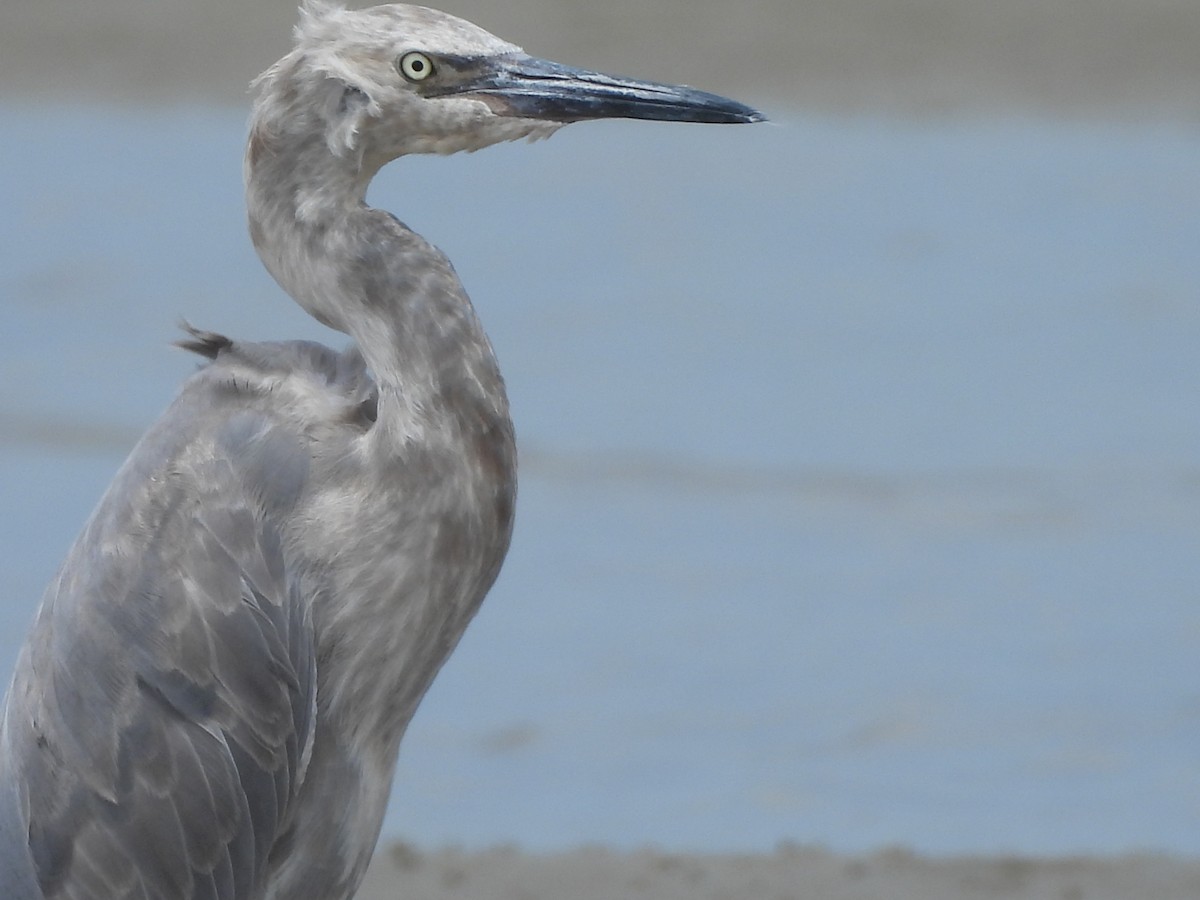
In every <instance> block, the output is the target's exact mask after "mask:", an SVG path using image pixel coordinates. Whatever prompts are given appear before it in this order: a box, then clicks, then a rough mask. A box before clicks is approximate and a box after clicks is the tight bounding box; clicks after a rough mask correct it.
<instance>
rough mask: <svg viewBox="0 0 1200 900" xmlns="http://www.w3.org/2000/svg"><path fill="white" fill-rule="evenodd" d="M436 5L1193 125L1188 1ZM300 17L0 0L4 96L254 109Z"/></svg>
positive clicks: (545, 38)
mask: <svg viewBox="0 0 1200 900" xmlns="http://www.w3.org/2000/svg"><path fill="white" fill-rule="evenodd" d="M441 5H443V6H444V7H445V8H447V9H449V10H451V11H453V12H456V13H459V14H461V15H464V16H466V17H467V18H471V19H473V20H475V21H477V22H479V23H480V24H483V25H485V26H487V27H490V28H492V29H493V30H495V31H497V32H498V33H500V34H502V35H503V36H505V37H509V38H512V39H515V40H517V41H519V42H520V43H522V44H523V45H524V46H525V47H526V48H528V49H529V50H531V52H535V53H538V54H540V55H545V56H549V57H554V58H560V59H562V60H564V61H569V62H573V63H578V64H581V65H591V66H595V67H598V68H603V69H608V70H612V71H623V72H627V73H629V74H638V75H644V76H646V77H656V78H662V79H669V80H686V81H689V82H692V83H696V84H700V85H702V86H706V87H710V88H712V89H715V90H721V91H723V92H727V93H730V94H734V95H737V96H739V97H742V98H743V99H746V100H749V101H751V102H755V103H760V104H762V105H764V106H768V108H769V107H770V105H771V104H786V106H787V107H790V108H791V109H794V110H798V111H804V110H820V111H839V112H850V113H858V112H882V113H885V114H899V115H907V114H920V115H928V114H939V115H946V114H950V115H955V114H978V113H1002V114H1003V113H1010V112H1011V113H1018V114H1027V113H1032V114H1039V115H1040V114H1052V115H1068V116H1076V115H1078V116H1084V117H1093V116H1100V117H1120V118H1128V117H1133V118H1142V117H1145V118H1169V119H1176V120H1183V121H1195V120H1197V119H1200V53H1197V52H1196V48H1197V47H1198V46H1200V3H1197V2H1196V0H1050V2H1045V0H1006V2H1002V3H1001V2H994V0H970V2H963V0H906V2H895V0H820V2H798V0H761V2H754V3H749V4H728V3H715V2H706V3H692V2H685V0H667V2H656V3H653V4H645V3H641V2H634V0H611V2H608V3H604V4H596V3H583V2H579V3H546V2H544V0H511V2H509V3H506V4H504V5H503V6H502V7H498V6H496V5H495V4H492V3H487V2H485V0H455V2H446V3H443V4H441ZM685 11H686V14H683V13H685ZM293 18H294V3H293V0H257V2H245V0H206V2H196V0H159V2H155V3H147V2H145V0H106V2H104V3H95V2H93V0H5V3H4V9H3V11H2V12H0V96H4V97H6V98H8V99H14V100H20V101H24V102H31V103H41V102H46V101H54V102H57V101H64V100H65V101H70V102H88V101H94V100H103V101H107V102H117V103H121V104H132V105H140V104H144V103H148V102H149V103H176V102H188V101H201V102H215V103H228V104H239V103H244V96H245V85H246V83H247V82H248V81H249V79H250V78H252V77H253V76H254V75H255V74H256V73H257V72H258V71H259V70H261V69H262V68H264V67H265V66H266V65H267V64H268V63H269V62H271V61H272V60H274V59H275V58H277V57H278V56H279V55H280V54H281V53H283V52H284V51H285V50H286V48H287V45H288V30H289V28H290V25H291V23H292V20H293ZM664 34H669V35H670V39H669V40H664V39H663V38H662V35H664ZM80 149H81V150H84V149H86V148H83V147H81V148H80ZM359 896H360V897H362V898H366V900H385V898H400V897H403V898H406V900H432V898H441V897H447V898H448V897H454V898H459V900H469V898H475V897H480V898H483V897H486V898H490V900H502V898H510V897H511V898H517V897H521V898H530V900H534V898H542V897H546V898H549V897H556V898H576V900H599V898H610V897H611V898H618V897H620V898H626V897H631V896H646V897H655V898H660V900H668V898H675V897H678V898H685V897H686V898H704V897H748V898H749V897H755V898H758V897H761V898H805V897H812V898H823V900H836V898H850V897H853V898H859V900H867V898H914V900H917V898H920V900H939V898H951V897H953V898H989V897H1010V898H1011V897H1022V898H1055V900H1085V898H1086V900H1103V898H1113V900H1116V898H1133V897H1153V898H1157V900H1171V898H1194V897H1198V896H1200V861H1198V860H1180V859H1173V858H1168V857H1161V856H1152V855H1136V856H1126V857H1116V858H1093V859H1088V858H1082V857H1081V858H1063V859H1030V858H1017V857H1003V856H1000V857H993V858H955V859H944V860H936V859H928V858H924V857H919V856H915V855H912V854H910V853H908V852H906V851H903V850H891V851H880V852H878V853H875V854H871V855H866V856H842V855H836V854H832V853H828V852H825V851H822V850H817V849H805V848H797V847H784V848H781V849H779V850H777V851H775V852H773V853H765V854H763V855H758V856H745V855H674V854H667V853H659V852H654V851H638V852H630V853H619V852H614V851H610V850H605V849H598V848H585V849H579V850H576V851H573V852H567V853H560V854H553V855H541V854H530V853H523V852H520V851H519V850H516V849H498V850H490V851H480V852H465V851H458V850H441V851H436V852H427V851H423V850H417V849H414V848H411V847H408V846H405V845H398V846H393V847H391V848H381V850H380V852H379V854H378V856H377V859H376V862H375V865H374V866H373V868H372V870H371V872H370V873H369V876H368V880H367V883H366V884H365V886H364V888H363V890H362V892H361V893H360V895H359Z"/></svg>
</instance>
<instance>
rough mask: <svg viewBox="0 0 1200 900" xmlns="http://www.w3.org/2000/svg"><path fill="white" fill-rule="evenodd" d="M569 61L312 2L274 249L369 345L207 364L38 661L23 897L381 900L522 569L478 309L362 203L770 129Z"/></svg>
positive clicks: (25, 776) (50, 612) (276, 203)
mask: <svg viewBox="0 0 1200 900" xmlns="http://www.w3.org/2000/svg"><path fill="white" fill-rule="evenodd" d="M414 54H415V55H414ZM535 64H537V66H542V68H540V69H539V68H537V67H536V66H535ZM550 66H551V64H543V63H541V62H540V61H537V60H532V59H531V58H530V57H526V56H525V55H524V54H522V53H521V52H520V51H519V49H518V48H516V47H513V46H512V45H511V44H507V43H505V42H503V41H500V40H499V39H497V38H494V37H492V36H491V35H489V34H487V33H486V32H483V31H482V30H481V29H478V28H476V27H475V26H472V25H470V24H469V23H465V22H462V21H461V20H458V19H454V18H452V17H449V16H445V15H443V14H441V13H436V12H433V11H431V10H425V9H421V8H418V7H405V6H388V7H377V8H375V9H370V10H362V11H356V12H351V11H347V10H342V9H339V8H336V7H329V6H318V5H310V6H309V7H308V8H307V11H306V14H305V18H304V20H303V22H302V25H301V27H300V28H299V29H298V33H297V48H296V50H295V51H293V52H292V53H291V54H289V55H288V56H287V57H285V58H284V59H283V60H281V61H280V62H279V63H278V64H276V66H275V67H273V68H272V69H271V70H269V71H268V72H267V73H265V74H264V76H263V77H262V78H261V79H260V81H259V86H258V90H259V95H258V100H257V103H256V106H255V112H254V115H253V117H252V120H251V128H250V140H249V146H248V150H247V157H246V186H247V204H248V209H249V218H250V233H251V237H252V239H253V241H254V244H255V247H256V248H257V250H258V252H259V255H260V256H261V257H262V259H263V262H264V263H265V264H266V266H267V268H268V269H269V270H270V271H271V273H272V274H273V275H274V276H275V278H276V280H278V281H279V283H280V284H281V285H282V286H283V287H284V288H285V289H286V290H287V291H288V292H289V293H290V294H291V295H292V297H293V298H294V299H295V300H296V301H297V302H299V303H300V304H301V305H302V306H304V308H305V309H307V310H309V312H311V313H312V314H313V315H314V316H316V317H317V318H318V319H319V320H321V321H322V322H324V323H326V324H328V325H330V326H332V327H334V328H336V329H338V330H341V331H344V332H346V333H348V334H350V335H351V337H352V338H353V339H354V345H353V346H352V347H351V349H349V350H347V351H345V352H342V353H337V352H334V351H331V350H329V349H326V348H324V347H322V346H320V345H317V344H310V343H302V342H291V343H275V344H252V343H242V342H236V341H230V340H228V339H227V338H224V337H221V336H219V335H215V334H209V333H204V332H199V331H194V330H193V331H191V333H190V336H189V338H188V339H186V340H185V341H184V342H183V345H184V346H186V347H188V348H189V349H192V350H194V351H196V352H198V353H200V354H202V355H203V356H205V357H207V358H209V359H210V360H211V361H210V362H209V363H208V364H207V365H205V366H204V367H203V368H202V369H201V370H200V371H199V372H198V373H197V374H196V375H194V376H193V377H192V378H191V379H189V381H188V382H187V383H186V384H185V385H184V387H183V389H182V391H181V393H180V395H179V397H178V398H177V399H176V401H175V403H174V404H173V405H172V406H171V408H170V409H169V410H168V411H167V413H166V414H165V415H164V416H163V417H162V418H161V419H160V420H159V422H158V423H157V424H156V425H155V426H154V427H153V428H152V429H151V430H150V431H149V432H148V433H147V435H146V436H145V437H144V438H143V439H142V441H141V442H140V443H139V444H138V446H137V447H136V448H135V450H134V451H133V453H132V455H131V456H130V458H129V460H128V461H127V462H126V463H125V465H124V466H123V468H122V469H121V471H120V472H119V473H118V475H117V477H116V479H115V480H114V481H113V483H112V485H111V487H110V488H109V490H108V492H107V493H106V494H105V496H104V498H103V499H102V500H101V502H100V505H99V506H98V508H97V509H96V511H95V513H94V514H93V516H92V517H91V519H90V520H89V522H88V524H87V525H86V526H85V528H84V531H83V533H82V535H81V536H80V538H79V539H78V541H77V542H76V544H75V545H74V547H73V548H72V550H71V551H70V554H69V555H68V557H67V559H66V561H65V562H64V564H63V566H62V568H61V569H60V570H59V573H58V574H57V576H56V577H55V579H54V581H53V582H52V583H51V585H50V587H49V588H48V590H47V592H46V594H45V596H44V597H43V600H42V605H41V607H40V609H39V611H38V614H37V619H36V622H35V624H34V626H33V629H32V631H31V633H30V636H29V638H28V640H27V641H26V644H25V646H24V648H23V650H22V652H21V655H20V658H19V661H18V664H17V669H16V673H15V676H14V679H13V682H12V686H11V688H10V690H9V694H8V698H7V702H6V706H5V711H4V719H3V726H2V730H0V895H2V896H4V897H6V898H8V900H51V898H71V900H85V898H87V900H100V898H104V900H124V898H130V900H132V898H146V900H172V898H216V900H235V898H236V900H302V898H304V900H310V898H311V900H345V898H349V897H351V896H352V895H353V893H354V891H355V890H356V889H357V886H358V883H359V881H360V880H361V878H362V875H363V872H364V870H365V868H366V865H367V863H368V861H369V859H370V856H371V853H372V851H373V849H374V846H375V842H376V839H377V837H378V833H379V828H380V823H381V820H382V816H383V810H384V805H385V803H386V800H387V795H388V787H389V785H390V783H391V779H392V773H393V770H394V767H395V762H396V755H397V751H398V747H399V743H400V739H401V737H402V735H403V733H404V730H405V728H406V726H407V724H408V722H409V720H410V719H411V717H412V715H413V713H414V712H415V710H416V707H417V704H418V703H419V702H420V700H421V697H422V696H423V695H424V693H425V691H426V689H427V688H428V687H429V684H430V682H431V681H432V679H433V677H434V675H435V674H436V673H437V671H438V669H439V668H440V666H441V664H442V663H443V662H444V661H445V659H446V657H447V656H448V655H449V653H450V651H451V650H452V649H453V648H454V646H455V645H456V643H457V642H458V640H459V638H460V636H461V635H462V633H463V629H464V628H465V627H466V625H467V623H468V622H469V620H470V619H471V617H472V615H473V614H474V612H475V611H476V609H477V608H478V606H479V603H480V602H481V601H482V599H483V597H484V595H485V594H486V592H487V590H488V588H489V587H490V586H491V584H492V582H493V581H494V579H495V577H496V575H497V573H498V572H499V569H500V565H501V562H502V560H503V557H504V554H505V551H506V549H507V547H508V542H509V536H510V534H511V528H512V519H513V504H514V500H515V491H516V451H515V444H514V439H513V429H512V423H511V421H510V419H509V414H508V404H507V400H506V397H505V392H504V385H503V381H502V379H501V377H500V372H499V369H498V366H497V364H496V360H495V356H494V354H493V352H492V349H491V346H490V344H489V342H488V340H487V337H486V335H485V334H484V332H483V329H482V327H481V326H480V324H479V321H478V319H477V318H476V316H475V313H474V310H473V309H472V307H471V303H470V301H469V300H468V299H467V295H466V293H465V292H464V290H463V288H462V285H461V284H460V282H459V280H458V278H457V277H456V275H455V273H454V271H453V269H452V267H451V266H450V264H449V262H448V261H447V260H446V259H445V257H444V256H443V255H442V254H441V253H440V252H439V251H437V250H436V249H435V248H433V247H432V246H430V245H429V244H428V243H427V242H425V241H424V240H423V239H422V238H420V237H419V236H418V235H416V234H415V233H413V232H412V231H411V230H409V229H408V228H407V227H405V226H404V225H403V224H401V223H400V222H399V221H398V220H397V219H395V218H394V217H393V216H391V215H390V214H387V213H384V212H381V211H378V210H374V209H371V208H370V207H368V206H367V205H366V203H365V200H364V196H365V192H366V187H367V184H368V183H369V181H370V179H371V177H372V176H373V175H374V174H375V172H376V171H377V170H378V169H379V167H380V166H382V165H384V164H385V163H386V162H387V161H389V160H390V159H393V158H395V157H396V156H400V155H403V154H405V153H410V152H452V151H454V150H459V149H476V148H477V147H482V146H485V145H487V144H490V143H494V142H496V141H498V140H510V139H513V138H517V137H526V136H540V135H543V134H546V133H549V132H550V131H552V130H554V129H555V128H557V127H558V126H560V125H561V124H563V123H564V122H567V121H573V120H575V119H578V118H590V117H599V116H601V115H635V114H637V112H636V110H638V109H641V108H642V106H643V105H645V104H646V103H650V104H651V105H652V106H654V107H655V109H654V110H652V112H653V113H654V114H653V115H651V114H650V113H645V114H643V115H642V117H652V118H692V119H696V120H700V121H755V120H756V118H757V114H754V113H753V112H752V111H749V110H747V109H746V108H745V107H740V105H737V104H732V101H723V100H721V98H715V97H713V96H712V95H704V94H700V93H699V92H693V91H684V89H678V91H684V93H682V94H678V93H677V95H675V96H676V100H673V101H670V102H672V103H675V106H671V107H670V108H669V110H668V112H669V113H670V114H665V113H664V112H663V108H664V107H663V103H664V102H666V101H664V100H663V99H662V98H661V97H658V95H657V94H656V95H655V97H653V98H651V99H650V100H646V99H645V98H640V99H639V98H638V97H633V96H632V94H631V91H632V90H633V88H631V87H630V86H631V85H632V86H634V88H636V89H637V90H641V91H649V90H651V89H652V90H653V91H655V92H658V94H663V92H665V91H666V90H667V89H666V87H665V86H649V87H646V86H645V84H644V83H635V82H618V81H616V80H613V79H609V81H608V82H606V83H603V84H599V86H595V85H593V86H592V87H590V88H588V90H589V91H590V92H591V94H590V95H587V96H583V95H581V93H580V89H578V88H576V89H574V92H571V91H569V90H567V88H568V87H570V86H571V85H572V84H574V82H571V81H570V79H571V78H575V79H576V81H578V78H577V77H576V76H579V75H580V74H581V73H574V72H573V70H566V69H564V68H562V67H557V68H547V67H550ZM425 67H428V69H426V68H425ZM431 70H432V71H431ZM564 73H569V75H568V74H564ZM582 74H583V75H591V73H582ZM431 75H432V76H433V77H430V76H431ZM595 77H596V78H601V77H603V78H607V76H595ZM564 85H565V86H564ZM614 85H615V86H616V87H614ZM672 90H675V89H672ZM614 91H615V92H616V93H615V94H614ZM597 94H600V95H601V97H600V101H603V102H604V103H608V104H609V106H607V107H605V108H604V109H603V110H602V109H600V108H599V107H596V108H595V109H591V108H590V107H587V103H596V102H600V101H597V100H595V97H594V96H593V95H597ZM581 96H582V100H581ZM589 96H590V97H591V98H592V99H589ZM664 96H666V95H665V94H664ZM631 97H632V99H631ZM680 97H682V99H678V98H680ZM585 101H586V102H585ZM717 101H721V102H722V103H724V104H727V105H728V106H727V107H725V108H722V109H718V106H719V104H718V103H717ZM581 103H583V104H584V105H582V106H581V105H580V104H581ZM614 103H616V104H617V106H615V107H614V106H613V105H612V104H614ZM539 104H542V105H539ZM630 104H635V105H633V106H631V105H630ZM681 104H682V105H681ZM631 110H632V111H631ZM681 110H682V112H681ZM696 110H700V112H697V111H696Z"/></svg>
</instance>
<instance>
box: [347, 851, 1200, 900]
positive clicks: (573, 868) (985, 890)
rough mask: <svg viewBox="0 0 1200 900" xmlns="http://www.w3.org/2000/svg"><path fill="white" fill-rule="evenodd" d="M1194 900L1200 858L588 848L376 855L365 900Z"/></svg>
mask: <svg viewBox="0 0 1200 900" xmlns="http://www.w3.org/2000/svg"><path fill="white" fill-rule="evenodd" d="M566 897H570V898H587V900H627V898H630V897H653V898H655V900H704V898H714V900H715V898H746V900H751V898H754V900H807V898H812V900H898V898H913V900H976V898H979V900H983V898H998V897H1005V898H1010V900H1011V898H1017V897H1019V898H1027V900H1042V898H1044V900H1134V898H1139V900H1140V898H1147V900H1149V898H1154V900H1185V898H1186V900H1194V898H1196V897H1200V861H1191V862H1183V861H1180V860H1173V859H1168V858H1164V857H1156V856H1123V857H1117V858H1111V859H1086V858H1067V859H1054V860H1045V859H1028V858H1022V857H998V858H972V857H963V858H960V859H947V860H935V859H928V858H925V857H920V856H915V855H913V854H911V853H908V852H906V851H903V850H885V851H881V852H879V853H875V854H871V855H869V856H838V855H835V854H831V853H827V852H825V851H823V850H817V849H807V848H800V847H786V846H785V847H782V848H780V849H779V850H777V851H776V852H775V853H772V854H770V855H760V856H744V855H732V854H730V855H714V856H684V855H673V854H667V853H658V852H655V851H650V850H645V851H639V852H636V853H625V854H622V853H614V852H612V851H609V850H604V849H600V848H587V849H581V850H576V851H574V852H571V853H561V854H553V855H531V854H524V853H520V852H518V851H516V850H512V849H498V850H490V851H485V852H479V853H464V852H461V851H456V850H443V851H441V852H438V853H421V852H418V851H416V850H413V849H412V848H410V847H407V846H404V845H399V846H396V847H394V848H392V849H391V851H390V852H388V851H384V852H380V853H379V854H378V855H377V857H376V861H375V865H374V867H373V868H372V870H371V872H370V873H369V875H368V879H367V882H366V884H365V885H364V886H363V889H362V891H361V892H360V893H359V898H360V900H400V898H403V900H441V898H447V900H449V898H455V900H477V898H478V900H517V898H520V900H542V898H547V900H549V898H566Z"/></svg>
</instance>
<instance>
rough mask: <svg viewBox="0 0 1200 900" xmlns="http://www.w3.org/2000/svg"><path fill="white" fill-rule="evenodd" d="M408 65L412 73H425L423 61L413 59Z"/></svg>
mask: <svg viewBox="0 0 1200 900" xmlns="http://www.w3.org/2000/svg"><path fill="white" fill-rule="evenodd" d="M409 65H411V66H412V70H413V71H414V72H424V71H425V62H424V60H420V59H414V60H413V61H412V62H411V63H410V64H409Z"/></svg>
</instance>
